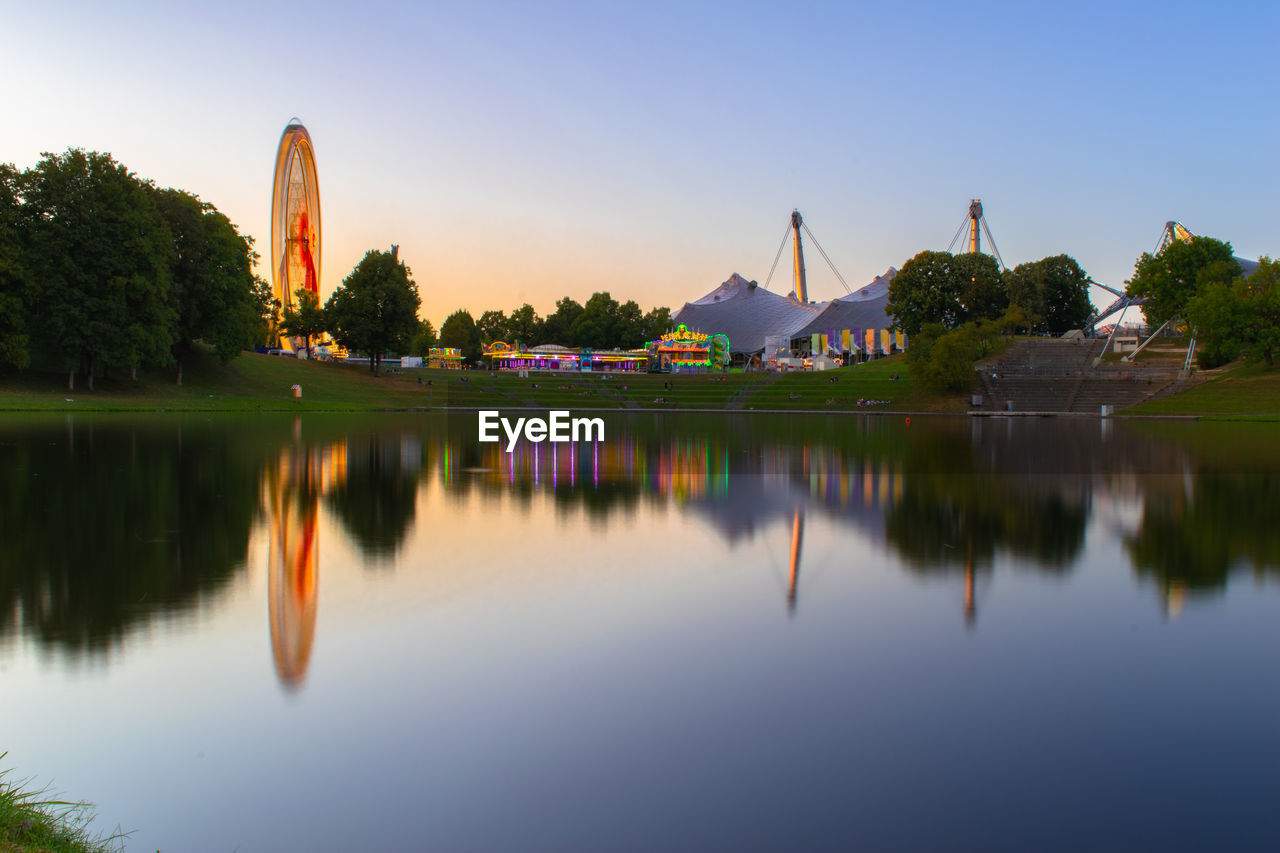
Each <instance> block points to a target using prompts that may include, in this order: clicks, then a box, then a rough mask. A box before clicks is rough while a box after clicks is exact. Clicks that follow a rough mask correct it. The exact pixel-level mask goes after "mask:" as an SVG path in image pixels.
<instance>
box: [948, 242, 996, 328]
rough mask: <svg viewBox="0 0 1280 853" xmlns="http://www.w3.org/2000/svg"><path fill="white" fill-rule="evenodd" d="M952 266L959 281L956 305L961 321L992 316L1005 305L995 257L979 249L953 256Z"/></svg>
mask: <svg viewBox="0 0 1280 853" xmlns="http://www.w3.org/2000/svg"><path fill="white" fill-rule="evenodd" d="M955 270H956V274H957V275H958V276H959V278H960V281H959V284H958V286H957V289H958V290H959V293H960V307H961V308H962V310H963V312H964V313H963V322H965V323H968V322H970V321H972V320H995V319H996V318H998V317H999V316H1000V315H1001V314H1003V313H1004V312H1005V309H1006V308H1008V307H1009V294H1008V292H1007V291H1006V290H1005V289H1004V279H1003V278H1002V277H1001V275H1000V266H999V264H997V263H996V259H995V258H993V257H991V256H990V255H984V254H982V253H980V252H978V253H975V252H966V253H965V254H963V255H956V256H955Z"/></svg>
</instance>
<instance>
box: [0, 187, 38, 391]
mask: <svg viewBox="0 0 1280 853" xmlns="http://www.w3.org/2000/svg"><path fill="white" fill-rule="evenodd" d="M20 183H21V175H20V174H19V173H18V170H17V169H15V168H14V167H13V166H11V165H9V164H7V163H0V364H8V365H10V366H13V367H18V368H22V367H26V366H27V364H28V363H29V362H30V361H31V353H30V349H29V343H30V342H29V338H28V335H27V323H28V314H29V313H30V310H31V290H30V286H29V283H28V281H27V277H26V275H25V274H24V273H23V270H22V247H21V233H20V223H21V198H20V192H21V187H20Z"/></svg>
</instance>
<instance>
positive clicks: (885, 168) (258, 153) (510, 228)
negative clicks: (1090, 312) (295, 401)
mask: <svg viewBox="0 0 1280 853" xmlns="http://www.w3.org/2000/svg"><path fill="white" fill-rule="evenodd" d="M3 11H4V17H3V20H4V25H3V27H0V86H3V103H4V106H5V111H4V120H3V121H0V161H7V162H12V163H15V164H16V165H18V166H19V167H26V166H30V165H32V164H34V163H35V162H36V161H37V160H38V159H39V156H40V153H41V152H42V151H62V150H65V149H66V148H68V147H83V148H87V149H92V150H98V151H109V152H111V153H112V154H113V155H115V157H116V158H117V159H118V160H119V161H121V162H122V163H124V164H125V165H127V166H128V167H129V168H130V169H132V170H134V171H136V172H137V173H138V174H139V175H141V176H143V177H146V178H151V179H154V180H155V181H156V182H157V183H158V184H160V185H162V186H169V185H171V186H175V187H179V188H182V189H186V190H189V191H192V192H194V193H196V194H198V195H200V196H201V197H202V198H204V199H205V200H207V201H210V202H212V203H213V204H215V205H216V206H217V207H218V208H219V209H221V210H222V211H224V212H225V213H226V214H227V215H228V216H230V217H231V219H232V221H234V222H236V223H237V224H238V225H239V226H240V228H241V230H242V231H243V232H245V233H247V234H250V235H252V236H253V237H254V238H255V240H256V242H257V248H258V250H259V251H260V252H262V253H264V254H265V253H267V252H268V251H269V245H270V232H269V218H270V207H271V177H272V167H273V165H274V157H275V149H276V144H277V142H278V141H279V137H280V133H281V131H282V130H283V129H284V126H285V124H286V123H287V122H288V120H289V118H290V117H291V116H298V117H299V118H300V119H301V120H302V121H303V123H304V124H305V125H306V126H307V128H308V129H309V130H310V132H311V135H312V138H313V140H314V142H315V149H316V159H317V165H318V169H319V179H320V191H321V201H322V209H323V220H324V256H323V280H322V282H321V294H322V296H327V294H328V293H330V292H331V291H332V289H333V288H334V287H335V286H336V285H337V284H338V283H339V282H340V281H341V279H342V277H343V276H345V275H346V274H347V273H348V272H350V270H351V268H352V267H353V266H354V265H355V264H356V262H357V261H358V260H359V259H360V257H361V256H362V255H363V254H364V252H365V251H366V250H368V249H371V248H386V247H387V246H388V245H389V244H391V243H398V244H399V245H400V253H401V257H402V258H404V259H405V261H406V262H407V263H408V264H409V266H410V267H411V269H412V270H413V273H414V277H415V279H416V280H417V282H418V285H419V288H420V291H421V293H422V298H423V312H422V313H423V315H424V316H425V317H427V318H428V319H431V320H432V322H434V323H436V325H437V326H438V325H439V323H440V321H441V320H442V319H443V318H444V316H445V315H446V314H448V313H449V312H450V311H452V310H454V309H455V308H459V307H466V308H469V309H470V310H471V311H472V312H473V314H476V315H478V314H479V313H480V312H481V311H483V310H485V309H487V308H501V309H504V310H510V309H512V308H514V307H516V306H517V305H519V304H520V303H522V302H525V301H528V302H531V303H532V304H533V305H534V307H535V308H537V309H538V311H539V312H540V313H544V314H545V313H546V312H548V311H550V310H551V308H552V306H553V303H554V301H555V300H556V299H557V298H559V297H561V296H564V295H570V296H573V297H574V298H576V299H578V300H579V301H580V302H581V301H585V299H586V298H587V297H588V296H590V294H591V293H592V292H594V291H597V290H608V291H610V292H611V293H612V294H613V296H614V297H615V298H617V299H620V300H625V299H635V300H636V301H637V302H639V303H640V305H641V307H642V308H644V309H646V310H647V309H648V308H650V307H652V306H654V305H669V306H671V307H672V308H673V309H674V308H677V307H679V306H680V305H681V304H683V303H684V301H685V300H688V299H693V298H696V297H698V296H701V295H703V294H704V293H706V292H707V291H709V290H711V289H712V288H713V287H714V286H715V285H717V284H719V283H720V282H721V281H724V280H725V279H726V278H728V277H729V275H730V274H731V273H733V272H738V273H741V274H742V275H744V276H745V277H747V278H749V279H751V278H754V279H758V280H760V281H761V282H762V283H763V281H764V279H765V276H766V275H767V274H768V272H769V265H770V263H771V262H772V260H773V257H774V253H775V252H776V251H777V248H778V243H779V240H780V239H781V237H782V235H783V231H784V229H785V227H786V225H787V221H788V217H789V214H790V212H791V209H792V208H793V207H796V208H799V209H800V211H801V212H802V213H803V214H804V217H805V221H806V223H807V224H808V225H809V226H810V228H811V229H812V230H813V232H814V233H815V234H816V235H817V237H818V239H819V240H820V241H821V242H822V244H823V246H824V248H825V249H826V250H827V252H828V253H829V254H830V255H831V257H832V259H833V260H834V261H835V263H836V264H837V266H838V267H839V268H840V270H841V272H842V273H843V274H844V276H845V278H846V279H847V280H848V281H849V283H850V284H851V285H853V286H854V287H858V286H861V285H862V284H865V283H866V282H868V281H870V280H871V278H873V277H874V276H875V275H877V274H879V273H881V272H883V271H884V270H885V268H887V267H888V266H890V265H893V266H901V264H902V263H903V261H905V260H906V259H907V258H909V257H910V256H911V255H913V254H915V253H916V252H918V251H920V250H922V249H942V248H946V245H947V243H948V242H949V241H950V240H951V237H952V235H953V234H954V232H955V230H956V228H957V226H958V225H959V224H960V222H961V219H962V218H963V216H964V213H965V210H966V208H967V205H968V201H969V199H970V198H973V197H980V198H981V199H982V200H983V204H984V206H985V209H986V214H987V219H988V221H989V223H990V226H991V228H992V231H993V233H994V236H995V239H996V241H997V243H998V246H999V248H1000V251H1001V253H1002V255H1003V256H1004V259H1005V261H1006V262H1007V263H1009V264H1010V265H1013V264H1015V263H1018V262H1021V261H1025V260H1035V259H1038V258H1040V257H1043V256H1045V255H1049V254H1056V253H1059V252H1067V253H1069V254H1072V255H1074V256H1075V257H1076V259H1077V260H1079V261H1080V263H1081V264H1082V265H1083V266H1084V267H1085V269H1086V270H1088V271H1089V273H1090V274H1091V275H1093V277H1094V278H1096V279H1098V280H1100V281H1103V282H1106V283H1108V284H1112V285H1113V286H1123V281H1124V279H1125V278H1127V277H1128V276H1129V275H1130V274H1131V273H1132V269H1133V262H1134V259H1135V258H1136V256H1137V255H1138V254H1139V253H1141V252H1142V251H1149V250H1151V249H1152V248H1153V247H1154V245H1155V243H1156V240H1157V238H1158V236H1159V234H1160V231H1161V228H1162V227H1163V224H1164V222H1165V220H1168V219H1176V220H1179V221H1181V222H1183V223H1184V224H1185V225H1186V226H1187V227H1188V228H1190V229H1191V230H1192V231H1193V232H1195V233H1198V234H1205V235H1209V236H1214V237H1219V238H1222V239H1226V240H1230V241H1231V242H1232V243H1233V245H1234V246H1235V248H1236V251H1237V254H1240V255H1243V256H1246V257H1257V256H1258V255H1261V254H1268V255H1273V254H1275V253H1276V252H1277V250H1278V249H1280V205H1277V204H1276V198H1277V197H1278V196H1280V177H1278V173H1280V170H1278V169H1277V151H1278V150H1280V118H1278V117H1277V115H1278V113H1277V110H1276V109H1275V106H1274V99H1275V91H1276V84H1277V82H1280V61H1278V60H1277V59H1276V54H1275V51H1274V50H1273V49H1272V46H1271V42H1272V41H1273V40H1274V33H1275V32H1276V31H1277V28H1278V27H1280V6H1276V5H1273V4H1264V3H1235V4H1225V5H1216V6H1215V5H1211V4H1203V3H1197V4H1192V3H1177V2H1163V3H1095V2H1080V3H1071V4H1055V5H1053V6H1052V7H1048V6H1046V7H1044V8H1041V7H1040V5H1039V4H1024V3H990V2H972V3H964V4H957V3H945V4H944V3H910V2H895V3H875V4H869V3H868V4H861V3H858V4H855V3H845V4H831V5H824V4H816V3H807V4H786V3H768V4H759V3H742V4H727V3H724V4H711V3H686V2H681V3H664V2H646V3H643V4H634V5H628V6H619V7H616V8H615V7H614V5H613V4H604V3H599V2H594V3H555V4H551V3H546V4H520V3H502V2H498V3H493V2H471V3H447V4H446V3H440V4H431V5H426V6H424V7H418V6H416V5H409V4H403V5H401V4H376V3H374V4H359V5H358V6H357V5H352V6H350V7H343V6H339V5H335V4H308V5H303V4H290V5H289V6H287V7H286V6H279V7H273V8H272V9H271V10H270V11H264V10H263V9H260V8H258V5H257V4H252V3H236V2H228V3H219V4H171V3H163V4H162V3H154V4H148V3H137V4H110V5H109V6H107V5H104V6H99V5H97V4H87V3H84V4H78V3H69V4H62V5H57V6H46V5H43V4H36V3H28V2H18V3H5V4H4V7H3ZM267 266H268V265H267V264H266V263H265V262H263V263H262V264H261V267H260V271H261V272H262V274H263V275H267V274H268V270H267ZM808 267H809V270H810V279H809V288H810V294H811V298H815V299H827V298H831V297H833V296H837V295H840V294H842V293H843V289H842V288H841V287H840V285H839V283H838V282H837V281H836V280H835V278H834V277H833V276H832V275H831V274H830V273H829V272H828V271H827V270H826V267H825V265H824V264H823V263H822V261H821V259H820V258H819V257H818V256H817V254H816V253H813V254H812V255H811V256H810V257H809V259H808ZM790 288H791V282H790V273H789V270H788V268H787V266H786V265H785V264H780V265H779V271H778V273H776V274H775V278H774V283H773V289H774V290H776V291H779V292H782V293H786V292H787V291H788V290H790ZM1095 299H1096V300H1097V299H1098V298H1097V297H1095ZM1098 301H1100V300H1098Z"/></svg>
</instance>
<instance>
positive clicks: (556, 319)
mask: <svg viewBox="0 0 1280 853" xmlns="http://www.w3.org/2000/svg"><path fill="white" fill-rule="evenodd" d="M582 310H583V309H582V306H581V305H579V304H578V303H577V302H575V301H574V300H573V299H571V298H569V297H568V296H566V297H564V298H563V299H561V300H559V301H558V302H556V310H555V311H554V312H552V313H551V314H549V315H548V316H547V318H546V319H545V320H543V321H542V342H543V343H546V344H560V345H561V346H578V344H575V343H574V342H573V336H572V334H571V333H570V329H571V328H572V326H573V321H574V320H577V319H578V316H579V315H580V314H582Z"/></svg>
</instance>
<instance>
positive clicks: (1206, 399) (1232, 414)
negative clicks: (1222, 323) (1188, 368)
mask: <svg viewBox="0 0 1280 853" xmlns="http://www.w3.org/2000/svg"><path fill="white" fill-rule="evenodd" d="M1125 414H1134V415H1199V416H1201V417H1205V418H1216V419H1229V420H1272V421H1280V367H1267V366H1266V365H1263V364H1257V365H1250V366H1243V367H1235V368H1232V369H1230V370H1226V371H1224V372H1223V373H1222V375H1221V376H1217V377H1215V378H1213V379H1210V380H1209V381H1207V382H1204V383H1201V384H1199V385H1196V386H1195V387H1193V388H1189V389H1187V390H1186V391H1183V392H1181V393H1179V394H1175V395H1173V396H1172V397H1164V398H1162V399H1159V400H1151V401H1148V402H1146V403H1141V404H1139V405H1137V406H1134V407H1133V408H1131V409H1126V410H1125Z"/></svg>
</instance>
